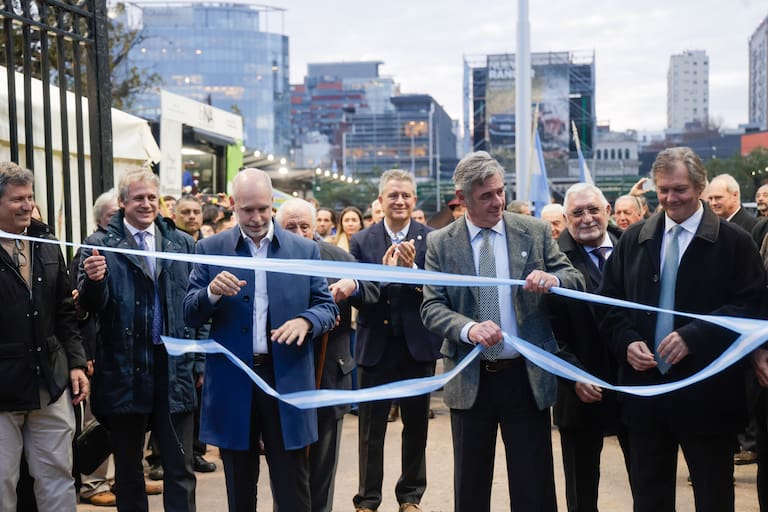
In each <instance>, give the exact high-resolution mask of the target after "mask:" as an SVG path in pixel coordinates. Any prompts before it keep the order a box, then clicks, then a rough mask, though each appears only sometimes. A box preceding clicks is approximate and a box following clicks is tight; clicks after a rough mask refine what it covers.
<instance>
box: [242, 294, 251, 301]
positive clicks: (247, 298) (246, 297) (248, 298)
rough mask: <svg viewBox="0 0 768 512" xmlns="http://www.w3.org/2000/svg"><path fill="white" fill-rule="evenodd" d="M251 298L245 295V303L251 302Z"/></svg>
mask: <svg viewBox="0 0 768 512" xmlns="http://www.w3.org/2000/svg"><path fill="white" fill-rule="evenodd" d="M250 301H251V298H250V297H249V296H248V295H243V302H250Z"/></svg>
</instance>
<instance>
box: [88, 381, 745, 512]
mask: <svg viewBox="0 0 768 512" xmlns="http://www.w3.org/2000/svg"><path fill="white" fill-rule="evenodd" d="M432 407H433V409H434V411H435V413H436V417H435V419H433V420H431V421H430V423H429V426H430V431H429V440H428V445H427V471H428V483H427V492H426V494H425V495H424V499H423V500H422V503H421V505H422V508H423V509H424V510H425V511H429V512H449V511H452V510H453V459H452V456H451V431H450V418H449V413H448V409H447V408H446V407H445V405H444V404H443V401H442V398H441V397H440V396H439V393H438V394H436V395H435V396H433V398H432ZM401 432H402V425H401V423H400V422H399V421H398V422H395V423H390V424H389V428H388V431H387V440H386V445H385V452H386V455H385V457H386V461H385V464H386V467H385V471H384V489H383V491H384V500H383V503H382V505H381V508H380V509H379V510H380V511H381V512H397V502H396V500H395V497H394V487H395V481H396V480H397V477H398V476H399V468H400V455H399V454H400V433H401ZM552 443H553V449H554V455H555V479H556V486H557V498H558V507H559V510H561V511H564V510H566V508H565V486H564V483H563V472H562V463H561V460H562V459H561V453H560V440H559V436H558V433H557V429H553V430H552ZM207 457H208V460H211V461H214V462H216V463H217V465H218V466H219V469H217V471H216V472H214V473H207V474H201V473H198V474H197V477H198V485H197V510H198V511H199V512H226V510H227V506H226V491H225V488H224V472H223V470H222V469H221V460H220V459H219V458H218V451H217V450H216V449H211V450H210V451H209V452H208V456H207ZM340 459H341V460H340V462H339V469H338V473H337V476H336V490H335V496H334V510H335V511H353V510H354V509H353V506H352V497H353V496H354V495H355V492H356V491H357V417H356V416H352V415H347V416H346V417H345V419H344V431H343V435H342V445H341V457H340ZM262 469H263V473H262V478H260V479H259V497H260V501H259V507H258V509H259V511H271V510H272V497H271V495H270V492H269V485H268V479H267V478H266V476H267V469H266V463H265V461H264V458H263V457H262ZM756 470H757V467H756V466H755V465H754V464H753V465H749V466H736V472H735V477H736V510H738V511H739V512H758V510H759V509H758V506H757V496H756V492H755V475H756ZM601 471H602V479H601V482H600V501H599V506H600V510H601V511H604V512H612V511H619V512H624V511H630V510H632V497H631V494H630V491H629V484H628V483H627V475H626V471H625V470H624V462H623V459H622V457H621V450H620V448H619V445H618V443H617V442H616V438H613V437H612V438H607V439H606V443H605V448H604V449H603V458H602V467H601ZM687 476H688V473H687V469H686V466H685V461H684V460H683V458H682V455H681V456H680V463H679V470H678V477H677V510H678V511H680V512H687V511H693V510H694V506H693V492H692V491H691V488H690V487H689V486H688V485H687V483H686V477H687ZM492 504H493V506H492V510H493V511H497V510H498V511H504V510H509V498H508V492H507V481H506V470H505V464H504V452H503V449H502V445H501V439H500V438H499V442H498V444H497V452H496V469H495V473H494V480H493V494H492ZM77 510H78V511H79V512H98V511H105V510H110V509H109V508H104V507H94V506H92V505H79V506H78V508H77ZM150 510H152V511H153V512H156V511H157V512H159V511H162V510H163V505H162V496H151V497H150Z"/></svg>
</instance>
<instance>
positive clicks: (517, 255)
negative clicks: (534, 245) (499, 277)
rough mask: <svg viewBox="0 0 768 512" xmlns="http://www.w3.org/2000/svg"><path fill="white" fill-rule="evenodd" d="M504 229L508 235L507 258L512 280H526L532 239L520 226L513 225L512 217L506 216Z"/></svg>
mask: <svg viewBox="0 0 768 512" xmlns="http://www.w3.org/2000/svg"><path fill="white" fill-rule="evenodd" d="M504 229H505V231H506V235H507V256H508V259H509V277H510V279H525V276H524V275H523V273H524V272H525V267H526V264H527V263H528V258H529V257H530V256H531V237H530V236H529V235H528V233H527V232H526V231H524V230H522V229H520V228H519V227H518V226H515V225H513V219H512V217H511V215H510V216H509V217H508V216H507V215H504Z"/></svg>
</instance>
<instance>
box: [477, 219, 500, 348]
mask: <svg viewBox="0 0 768 512" xmlns="http://www.w3.org/2000/svg"><path fill="white" fill-rule="evenodd" d="M481 233H482V236H483V241H482V243H481V245H480V254H479V257H478V260H479V261H478V265H477V266H478V272H477V275H479V276H485V277H496V257H495V256H494V254H493V243H491V233H493V230H491V229H489V228H483V230H482V232H481ZM477 309H478V312H477V319H478V320H479V321H480V322H483V321H485V320H492V321H493V322H495V323H496V325H499V326H500V325H501V313H500V310H499V290H498V288H497V287H495V286H480V287H478V288H477ZM503 349H504V344H503V343H497V344H496V345H493V346H492V347H487V348H486V349H485V350H483V353H482V358H483V359H487V360H489V361H495V360H496V359H498V357H499V356H500V355H501V351H502V350H503Z"/></svg>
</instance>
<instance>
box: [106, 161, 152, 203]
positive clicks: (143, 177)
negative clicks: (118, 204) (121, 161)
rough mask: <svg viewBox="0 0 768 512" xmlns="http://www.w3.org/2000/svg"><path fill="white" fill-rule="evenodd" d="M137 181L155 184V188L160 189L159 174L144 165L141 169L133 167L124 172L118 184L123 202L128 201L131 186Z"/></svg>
mask: <svg viewBox="0 0 768 512" xmlns="http://www.w3.org/2000/svg"><path fill="white" fill-rule="evenodd" d="M137 183H146V184H147V185H153V186H154V187H155V188H157V189H158V190H160V178H158V177H157V174H155V173H153V172H152V171H151V170H149V169H147V168H144V167H142V168H139V169H132V170H130V171H128V172H126V173H125V174H123V176H122V177H121V178H120V182H119V184H118V186H117V189H118V191H119V194H120V201H122V202H123V203H127V202H128V199H129V197H128V193H129V192H130V190H131V187H132V186H133V185H135V184H137Z"/></svg>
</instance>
